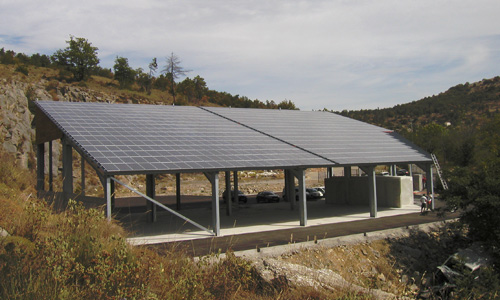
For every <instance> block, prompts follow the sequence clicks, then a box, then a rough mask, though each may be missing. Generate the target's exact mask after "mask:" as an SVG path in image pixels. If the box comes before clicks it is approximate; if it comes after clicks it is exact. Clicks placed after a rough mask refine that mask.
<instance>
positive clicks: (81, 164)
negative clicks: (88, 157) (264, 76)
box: [80, 155, 85, 196]
mask: <svg viewBox="0 0 500 300" xmlns="http://www.w3.org/2000/svg"><path fill="white" fill-rule="evenodd" d="M80 171H81V177H82V179H81V181H80V182H81V183H80V186H81V188H82V192H81V195H82V196H85V159H84V158H83V155H82V159H81V161H80Z"/></svg>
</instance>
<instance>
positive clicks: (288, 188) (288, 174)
mask: <svg viewBox="0 0 500 300" xmlns="http://www.w3.org/2000/svg"><path fill="white" fill-rule="evenodd" d="M285 195H286V198H287V200H288V201H290V209H291V210H294V209H295V177H294V175H293V173H292V171H291V170H285Z"/></svg>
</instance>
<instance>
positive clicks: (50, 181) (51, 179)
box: [49, 141, 54, 192]
mask: <svg viewBox="0 0 500 300" xmlns="http://www.w3.org/2000/svg"><path fill="white" fill-rule="evenodd" d="M52 156H53V154H52V141H49V191H51V192H52V191H53V190H54V172H53V170H52V164H53V157H52Z"/></svg>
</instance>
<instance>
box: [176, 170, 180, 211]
mask: <svg viewBox="0 0 500 300" xmlns="http://www.w3.org/2000/svg"><path fill="white" fill-rule="evenodd" d="M175 203H176V208H177V210H181V173H175Z"/></svg>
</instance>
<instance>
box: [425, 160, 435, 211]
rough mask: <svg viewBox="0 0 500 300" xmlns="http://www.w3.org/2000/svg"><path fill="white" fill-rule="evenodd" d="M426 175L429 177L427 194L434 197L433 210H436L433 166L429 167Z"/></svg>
mask: <svg viewBox="0 0 500 300" xmlns="http://www.w3.org/2000/svg"><path fill="white" fill-rule="evenodd" d="M426 173H427V174H426V175H427V194H430V195H431V196H432V203H431V209H432V210H434V208H435V206H434V205H435V202H436V201H435V199H434V176H433V174H432V164H429V165H428V166H427V170H426ZM429 187H430V191H429Z"/></svg>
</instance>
